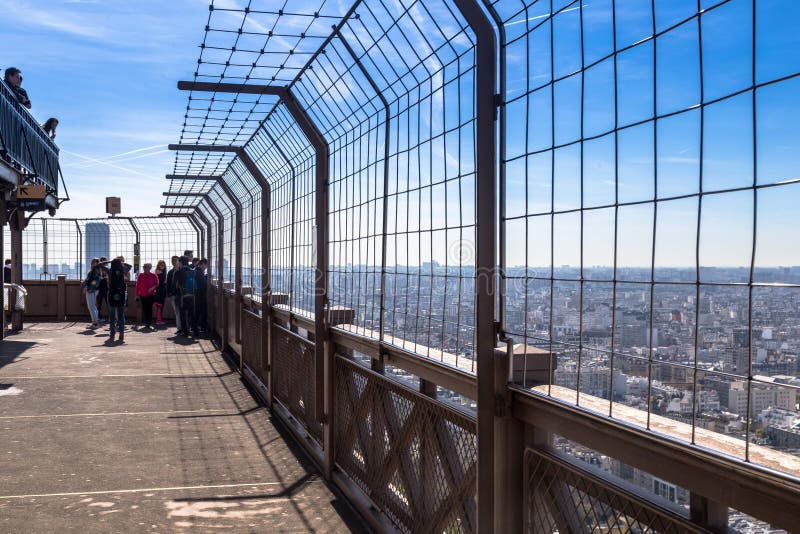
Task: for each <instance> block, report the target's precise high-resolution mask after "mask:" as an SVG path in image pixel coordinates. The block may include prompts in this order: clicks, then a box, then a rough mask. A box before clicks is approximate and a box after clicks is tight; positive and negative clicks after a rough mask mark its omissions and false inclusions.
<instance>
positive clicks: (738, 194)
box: [165, 0, 800, 532]
mask: <svg viewBox="0 0 800 534" xmlns="http://www.w3.org/2000/svg"><path fill="white" fill-rule="evenodd" d="M290 3H291V2H290ZM299 4H303V5H299ZM307 4H308V3H307V2H306V3H301V2H298V3H297V5H294V7H295V8H296V9H295V10H290V9H285V10H279V11H274V12H273V11H270V10H269V9H267V10H265V11H259V10H255V9H250V8H247V9H245V8H237V7H235V6H233V7H232V6H229V5H226V6H225V7H220V6H214V4H213V3H212V6H211V7H212V9H211V12H210V15H209V24H208V26H207V27H206V35H205V39H204V46H203V47H202V52H201V57H200V60H199V61H198V67H197V71H196V73H195V76H194V80H193V81H191V82H185V83H182V84H181V87H182V88H184V89H187V90H190V91H191V97H190V99H189V103H188V105H187V117H186V121H185V124H184V128H183V131H182V136H181V144H180V145H177V146H173V148H174V149H176V151H177V154H176V161H175V169H174V172H175V173H183V174H182V175H181V176H182V177H183V178H182V179H181V183H180V186H176V185H175V181H173V183H172V185H171V187H170V192H171V194H173V195H174V196H172V197H170V201H169V202H168V204H167V205H168V206H169V207H168V208H165V209H166V210H167V211H168V212H170V213H180V212H184V211H188V212H190V213H191V212H193V211H197V212H199V213H202V214H203V215H204V216H205V217H206V218H207V219H209V221H211V222H210V223H209V224H208V225H207V229H208V234H209V236H210V237H211V242H213V243H214V245H213V246H214V247H216V248H217V249H219V250H220V255H218V258H217V259H218V260H219V261H220V262H219V265H221V266H222V265H227V266H229V267H228V269H227V270H226V271H225V272H224V273H223V279H224V281H223V280H221V286H222V287H219V288H215V295H217V296H218V298H217V300H216V309H215V312H214V316H215V317H216V318H217V319H218V320H217V325H218V326H217V329H218V331H219V332H220V333H221V335H222V336H223V344H225V345H227V346H229V347H231V349H232V350H233V351H234V352H236V353H238V354H239V358H240V362H241V363H243V366H244V367H243V372H244V373H245V375H246V376H247V377H248V378H250V379H251V380H253V381H254V382H255V383H257V384H259V385H260V387H259V391H261V392H262V393H263V394H264V395H265V399H266V400H267V402H269V403H270V404H271V406H272V407H273V409H274V410H275V412H276V413H277V414H278V415H280V416H281V417H284V418H285V419H286V420H287V421H288V422H289V423H290V427H291V428H292V429H293V431H294V432H296V434H297V436H298V437H299V438H300V439H301V442H302V443H304V444H305V445H306V446H307V447H308V448H309V450H310V451H311V452H312V455H313V456H314V457H315V458H316V459H317V461H318V462H319V464H320V466H321V467H322V468H323V471H324V473H325V475H326V476H327V477H329V478H330V479H331V480H334V481H335V482H336V483H337V484H338V485H340V487H341V488H342V489H344V490H345V491H346V492H347V494H348V496H350V497H351V499H353V500H354V502H356V503H361V504H362V505H363V506H362V507H361V509H362V511H364V513H365V514H366V515H367V516H368V518H369V519H370V521H371V522H373V525H374V526H377V528H381V526H384V527H385V526H387V525H391V526H392V527H393V528H398V529H400V530H407V531H418V530H425V529H431V530H436V531H442V530H447V531H450V530H452V531H461V530H464V531H489V530H490V529H493V528H494V529H495V530H497V531H509V532H512V531H514V532H515V531H521V530H524V529H527V530H529V531H538V530H537V529H540V528H543V529H545V530H547V529H548V528H549V529H551V530H552V529H557V530H558V531H583V530H602V529H608V528H614V527H617V528H628V529H633V530H637V529H638V530H641V531H670V529H672V530H676V529H677V530H678V531H680V530H686V529H689V530H692V529H694V530H697V531H704V529H705V530H710V531H717V532H722V531H725V529H727V527H728V524H729V523H731V524H732V522H733V521H734V519H733V518H734V517H737V518H738V517H740V516H742V515H743V514H749V515H750V516H753V517H754V518H758V519H760V520H763V521H767V522H772V523H773V524H774V525H776V526H778V527H781V528H786V529H788V530H791V529H793V528H795V527H797V526H798V525H797V523H798V519H797V518H796V517H794V516H792V515H791V514H790V513H789V512H787V510H788V509H790V508H791V503H792V502H793V500H796V499H797V498H798V496H800V459H798V455H797V453H796V450H797V447H796V446H793V445H791V440H792V436H794V435H795V434H792V432H791V430H790V429H786V428H785V427H787V425H786V424H785V423H786V420H787V418H788V419H789V420H791V418H792V417H797V413H796V408H793V407H792V402H791V401H792V399H793V398H794V397H793V396H792V395H794V396H795V397H796V395H797V392H798V391H800V390H799V389H798V387H799V386H798V384H797V371H796V363H797V359H796V357H795V356H793V350H794V349H793V347H796V345H797V343H798V342H800V340H798V338H797V337H796V330H797V313H796V310H795V308H796V304H797V299H798V295H800V293H799V292H798V288H800V286H799V285H798V283H797V279H796V277H797V271H796V269H797V268H796V267H788V268H777V267H770V265H790V266H791V265H797V261H796V260H797V256H796V254H795V252H794V249H793V248H792V247H791V246H789V242H790V239H789V238H788V237H784V238H783V239H780V238H776V237H775V236H776V235H784V236H786V234H782V233H781V232H783V231H785V228H792V229H794V228H795V227H796V226H797V225H798V222H797V219H796V218H792V216H791V215H790V211H791V210H787V209H786V208H787V204H786V203H787V202H789V201H788V200H787V199H791V198H795V197H796V194H797V191H796V189H797V179H796V178H795V177H794V175H791V174H787V173H789V172H791V169H792V168H793V167H792V165H791V164H790V163H791V158H789V156H788V154H789V153H790V152H791V148H792V147H795V148H796V140H795V139H794V137H796V136H793V135H792V134H791V131H790V125H789V122H790V120H789V119H788V117H791V116H792V113H793V112H794V108H796V106H797V102H796V96H792V95H793V94H794V93H793V89H794V88H795V85H796V83H797V79H798V78H797V76H798V73H800V65H798V64H797V61H796V58H793V56H791V55H790V54H789V53H788V52H787V51H788V50H792V49H793V48H792V46H791V45H790V42H791V37H790V33H791V32H790V30H788V29H787V27H785V25H784V24H782V23H781V21H780V20H779V19H777V18H776V17H775V15H774V13H775V12H776V11H778V12H779V11H781V9H783V10H789V9H795V8H794V7H792V6H790V5H789V3H782V2H766V1H753V0H727V1H718V2H707V3H704V4H703V5H700V3H694V2H683V3H680V5H679V4H678V3H672V2H649V3H647V2H645V3H634V2H628V1H624V0H600V1H598V2H582V1H579V0H574V1H569V0H564V1H553V0H549V1H544V0H538V1H531V2H522V3H520V2H514V1H511V0H497V1H484V2H480V3H479V2H474V1H469V0H415V1H409V2H400V3H397V2H388V1H385V0H357V1H355V2H354V3H353V4H352V5H351V6H344V7H342V6H338V5H337V6H333V5H328V4H326V3H323V4H322V5H321V6H318V7H319V9H312V8H310V7H309V6H308V5H307ZM634 4H635V5H634ZM673 4H674V5H673ZM773 4H781V6H782V7H781V8H780V9H779V7H780V6H776V5H773ZM314 7H316V6H314ZM231 13H234V14H236V17H231V16H230V15H231ZM789 18H790V19H791V17H789ZM265 24H267V25H269V26H271V27H275V28H278V27H280V28H281V31H277V30H275V31H273V32H269V33H265V32H261V31H258V28H260V27H263V26H264V25H265ZM331 24H332V25H333V30H331V29H330V25H331ZM298 28H301V29H303V30H304V31H301V30H298ZM729 28H737V29H738V30H741V31H738V30H737V31H729ZM275 34H281V35H283V36H284V37H283V38H286V36H287V35H289V36H291V37H292V38H293V39H294V40H295V41H296V43H295V46H293V47H292V48H291V50H287V49H286V47H285V46H283V45H284V44H285V43H284V42H283V41H280V40H276V38H275ZM734 36H737V37H736V39H739V40H738V41H736V42H735V43H732V44H731V43H729V40H730V39H734ZM279 41H280V42H279ZM721 43H729V44H731V45H732V46H733V45H735V46H734V49H736V50H738V51H739V52H741V53H737V54H734V55H732V56H730V57H729V56H726V55H725V54H724V53H723V51H724V50H725V49H729V48H730V47H726V46H722V45H721ZM765 54H766V55H765ZM770 54H772V55H770ZM254 58H257V59H254ZM726 65H727V67H726ZM734 74H735V75H734ZM726 124H727V125H729V126H730V127H725V125H726ZM731 136H733V137H731ZM731 147H737V153H733V152H732V151H731V150H732V149H731ZM780 147H783V148H780ZM742 158H744V159H742ZM726 160H727V161H728V163H725V162H726ZM731 161H733V162H738V163H737V165H735V166H733V167H732V166H731V165H730V162H731ZM248 162H249V163H250V164H248ZM495 162H496V163H497V165H496V164H495ZM734 167H735V168H734ZM231 169H234V170H235V173H236V175H237V179H236V180H233V179H232V178H231V177H230V175H228V177H227V178H225V176H226V173H229V172H233V171H232V170H231ZM210 177H222V178H221V179H223V180H226V182H225V185H228V186H229V187H230V188H231V189H232V190H233V191H234V195H235V199H231V198H229V197H230V195H227V198H226V194H225V192H224V190H223V189H224V186H223V184H220V183H215V182H208V180H209V178H210ZM237 184H250V187H251V190H248V191H244V190H242V189H241V187H239V186H238V185H237ZM252 184H259V188H260V191H261V195H262V197H261V201H262V202H263V204H262V207H261V210H260V212H261V218H260V220H259V224H260V226H261V228H260V233H259V232H258V231H257V230H255V229H254V228H253V227H252V221H251V226H250V227H248V228H246V229H239V228H238V225H237V224H236V223H235V221H236V215H235V213H234V212H235V211H236V210H235V209H234V205H237V204H238V205H240V206H242V208H240V209H243V210H245V211H246V212H247V213H250V214H254V213H255V211H257V208H256V202H255V195H254V187H253V185H252ZM209 185H210V187H208V186H209ZM182 195H183V196H182ZM198 195H200V196H198ZM497 197H499V198H497ZM197 198H202V200H199V201H195V200H193V199H197ZM246 206H249V207H246ZM264 206H267V207H266V208H265V207H264ZM495 208H497V209H498V212H497V213H495ZM247 210H250V211H247ZM687 221H688V222H687ZM720 221H727V222H720ZM742 221H744V222H742ZM780 221H784V222H783V223H781V222H780ZM220 225H221V226H220ZM220 227H222V230H220ZM782 228H783V230H782ZM255 236H260V238H261V240H262V241H261V242H262V243H267V245H268V246H266V247H264V248H262V249H261V252H262V261H261V262H260V265H261V267H262V269H263V270H262V273H261V275H262V277H261V283H260V288H259V291H258V296H261V297H262V298H261V302H260V306H257V307H255V308H253V307H252V306H251V309H249V310H248V313H247V314H246V315H245V316H244V319H242V317H241V313H243V312H241V311H240V312H239V315H237V312H236V309H235V307H236V304H235V303H236V302H244V300H243V297H246V295H243V294H242V287H241V285H242V284H241V283H239V281H240V280H243V279H245V278H246V276H247V275H246V271H245V269H246V268H247V266H246V265H242V263H248V262H249V263H252V264H253V265H257V264H258V262H255V261H253V250H256V249H255V247H254V248H252V249H250V248H248V247H250V246H251V245H250V244H248V243H245V242H243V241H246V240H250V241H252V240H253V238H254V237H255ZM209 248H211V247H209ZM496 254H497V258H496V259H495V255H496ZM248 258H249V260H248ZM723 259H730V260H731V261H733V262H734V263H735V264H737V265H739V267H738V268H735V269H726V268H724V267H722V264H721V263H720V262H721V261H722V260H723ZM225 262H227V263H225ZM687 265H688V267H687ZM496 266H499V269H496ZM223 287H227V288H229V291H227V292H226V291H219V292H218V293H217V292H216V291H217V289H222V288H223ZM255 289H256V288H255V286H253V296H256V295H255V293H256V290H255ZM253 300H257V299H251V302H252V301H253ZM248 305H249V303H248ZM232 307H233V308H232ZM231 309H233V313H231ZM253 309H258V310H260V316H257V315H255V314H252V313H250V312H251V311H252V310H253ZM237 318H238V319H237ZM237 320H238V321H239V323H240V324H241V325H242V327H243V328H244V327H246V332H242V331H238V328H239V326H237V325H236V323H237ZM257 321H260V325H261V336H260V338H259V337H258V336H256V335H254V334H253V331H254V329H255V328H256V326H255V324H256V322H257ZM240 336H244V339H243V341H242V344H241V345H239V344H238V341H237V340H238V339H239V338H240ZM792 336H795V337H792ZM256 346H258V348H259V351H258V353H259V355H258V356H256V355H254V354H251V353H250V351H255V347H256ZM259 358H260V359H259ZM793 365H794V366H795V367H792V366H793ZM253 367H256V368H253ZM409 385H413V386H411V387H412V389H414V390H416V391H409V387H410V386H409ZM795 400H796V399H795ZM408 406H413V408H410V409H411V410H412V412H408V413H413V414H417V415H414V416H413V417H412V416H411V415H403V414H405V413H407V412H404V411H403V409H401V408H402V407H406V408H407V407H408ZM357 410H361V411H357ZM355 413H358V414H359V415H358V416H357V417H355V416H354V415H353V414H355ZM420 414H425V415H420ZM392 420H393V421H392ZM422 420H424V421H427V423H426V424H428V426H427V427H426V428H427V429H428V431H429V432H428V434H425V435H424V436H420V435H419V432H418V429H417V426H415V425H417V424H418V422H419V421H422ZM408 421H414V423H413V424H411V426H408V428H406V427H405V425H406V424H407V423H408ZM431 421H434V422H431ZM441 421H447V423H442V424H444V425H445V427H447V428H449V430H448V432H451V433H452V431H453V427H452V425H453V424H454V423H453V421H460V422H461V423H464V424H463V425H461V426H460V428H462V429H467V430H464V432H461V433H460V434H459V435H461V436H462V437H463V438H464V440H465V441H464V442H463V443H467V442H468V443H469V444H470V445H469V446H466V445H464V446H456V447H450V450H453V449H455V450H456V451H457V452H456V454H455V455H453V456H450V457H447V454H445V451H444V449H443V448H437V447H436V446H434V445H433V444H432V443H431V441H429V440H439V442H441V439H442V435H441V434H440V433H439V432H438V431H435V430H431V428H432V427H431V426H430V425H434V427H435V425H436V424H440V423H441ZM790 422H791V421H790ZM392 425H394V426H392ZM448 425H450V426H448ZM789 426H791V425H789ZM779 428H783V429H784V430H786V432H783V433H781V432H778V430H776V429H779ZM556 435H557V436H565V437H566V438H567V439H569V440H571V441H572V442H574V443H576V444H579V447H583V448H586V449H587V450H588V449H591V450H593V451H597V452H596V454H595V453H592V458H594V459H596V460H597V461H598V462H602V461H605V460H603V458H606V459H610V460H609V462H611V461H612V460H613V461H615V462H618V463H624V464H625V465H626V466H631V470H639V471H640V472H647V473H651V474H652V476H650V478H646V477H640V478H641V480H648V481H650V482H652V480H655V479H658V482H657V483H655V484H654V485H653V486H651V487H644V486H643V485H642V484H639V486H638V490H636V491H632V490H631V488H630V487H629V485H627V482H631V483H635V482H636V480H635V477H634V476H633V475H631V473H633V471H631V473H628V474H626V475H625V477H622V478H625V480H626V482H621V481H620V480H616V479H612V478H609V477H605V476H600V475H598V473H597V472H596V470H594V471H593V470H592V469H589V468H587V466H585V465H582V464H581V463H580V462H581V460H580V458H578V457H577V456H579V455H580V454H583V452H580V451H583V449H580V448H579V447H576V448H572V449H570V450H571V451H572V453H568V452H565V453H563V454H558V455H556V454H555V448H556V446H555V443H556V440H555V438H554V436H556ZM353 436H355V438H353ZM398 439H401V440H405V441H402V443H403V445H402V446H398V445H397V443H396V442H397V440H398ZM470 440H474V441H470ZM423 443H424V445H423ZM460 443H461V442H460ZM463 443H462V445H463ZM439 444H441V443H439ZM473 445H474V447H473ZM526 451H527V452H526ZM576 451H577V452H576ZM569 454H573V456H575V457H570V456H569ZM586 454H588V453H586ZM612 463H613V462H612ZM614 465H617V464H616V463H615V464H614ZM420 466H424V467H420ZM426 468H429V469H430V470H429V471H422V472H420V471H419V469H426ZM448 469H449V471H447V470H448ZM626 469H627V468H626ZM415 470H416V471H415ZM443 470H444V471H443ZM601 471H602V469H601ZM525 473H527V478H526V476H524V474H525ZM626 473H627V471H626ZM473 475H474V476H473ZM628 475H630V476H628ZM548 477H549V478H548ZM626 477H627V478H626ZM546 479H547V480H550V481H551V482H552V483H550V482H547V480H546ZM453 481H457V482H458V483H454V482H453ZM462 482H463V485H459V484H460V483H462ZM428 484H431V485H432V486H433V487H434V489H433V490H431V488H429V487H427V486H428ZM733 486H735V487H736V488H737V492H735V493H734V492H731V491H728V488H730V487H733ZM673 487H681V488H683V489H684V490H685V492H686V493H687V495H688V497H687V499H684V500H683V501H681V502H680V503H678V502H677V501H673V504H675V505H676V506H671V507H669V506H667V507H663V506H661V504H659V503H660V502H661V501H660V500H659V499H660V493H658V492H660V491H662V489H663V488H668V489H669V488H673ZM431 491H433V493H435V494H436V496H434V495H432V494H431V493H430V492H431ZM437 492H438V493H437ZM667 493H668V494H669V491H667ZM537 495H538V497H537ZM543 495H544V497H542V496H543ZM473 504H474V510H473ZM662 504H663V503H662ZM539 505H542V506H545V507H546V509H545V508H542V507H541V506H539ZM376 510H377V511H378V512H376ZM736 521H737V522H738V521H739V520H738V519H737V520H736ZM743 521H744V522H745V523H746V521H749V520H743ZM757 521H758V520H757V519H753V520H752V521H751V522H750V525H751V526H752V527H753V528H756V526H757V524H758V523H757ZM554 525H555V526H554Z"/></svg>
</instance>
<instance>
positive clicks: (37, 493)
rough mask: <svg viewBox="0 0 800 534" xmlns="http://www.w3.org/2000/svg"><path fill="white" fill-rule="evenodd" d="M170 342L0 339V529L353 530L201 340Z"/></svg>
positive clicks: (153, 338) (77, 332)
mask: <svg viewBox="0 0 800 534" xmlns="http://www.w3.org/2000/svg"><path fill="white" fill-rule="evenodd" d="M173 332H174V328H170V329H169V330H158V331H152V332H150V333H146V332H139V331H134V330H131V329H128V331H127V332H126V336H125V343H124V344H113V345H107V344H105V343H104V342H105V341H106V339H107V336H108V329H107V328H102V329H98V330H97V331H91V330H86V328H85V325H84V324H83V323H37V324H28V325H26V327H25V330H24V331H23V332H20V333H19V334H16V335H13V336H9V337H7V338H6V339H5V340H3V341H2V342H0V531H2V532H73V531H74V532H209V531H218V530H223V529H228V530H231V531H234V532H264V531H267V530H270V531H275V532H314V531H316V532H346V531H361V530H363V528H362V526H361V524H360V522H359V519H358V517H357V516H356V514H354V513H353V512H352V510H351V509H350V508H349V506H348V505H347V504H346V503H345V502H344V501H343V500H342V499H340V498H338V497H337V496H336V494H334V493H333V492H332V491H331V489H330V488H329V487H328V486H327V485H326V484H325V482H324V481H323V480H322V478H321V475H319V474H318V473H317V472H316V470H315V469H314V466H313V464H311V462H310V461H309V460H308V459H307V458H306V457H305V456H304V455H303V453H302V452H300V451H299V449H298V448H297V446H296V445H295V444H294V443H293V442H292V440H291V437H289V434H288V432H286V431H285V430H284V429H283V428H282V427H281V426H280V424H279V423H276V422H274V421H273V419H272V418H271V416H270V413H269V411H268V410H267V409H266V408H264V407H263V406H260V405H259V403H258V402H257V401H256V400H255V399H254V398H253V397H252V395H251V394H250V392H249V391H248V389H247V388H246V387H245V386H244V384H243V383H242V382H241V380H240V378H239V375H238V373H237V372H236V371H233V370H232V369H231V368H230V367H229V366H228V364H227V363H226V362H225V360H224V359H223V357H222V355H221V354H220V352H219V351H218V350H217V349H216V348H215V347H214V345H213V344H212V343H211V341H209V340H200V341H193V340H188V339H186V338H175V337H173V336H174V334H173Z"/></svg>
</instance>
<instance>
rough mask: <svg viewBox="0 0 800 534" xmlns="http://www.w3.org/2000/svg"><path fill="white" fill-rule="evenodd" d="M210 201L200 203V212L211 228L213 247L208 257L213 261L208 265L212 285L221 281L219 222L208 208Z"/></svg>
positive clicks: (205, 200) (205, 199)
mask: <svg viewBox="0 0 800 534" xmlns="http://www.w3.org/2000/svg"><path fill="white" fill-rule="evenodd" d="M208 202H209V201H208V199H207V198H204V199H203V200H201V201H200V202H199V203H198V210H199V211H201V212H202V213H203V214H204V215H205V216H206V219H208V222H209V225H210V226H211V240H210V243H211V247H210V248H209V250H208V257H209V259H210V260H211V261H210V262H209V263H208V270H207V272H208V273H210V274H211V283H212V284H217V283H218V281H219V269H218V265H219V264H218V258H219V257H218V256H217V252H218V250H217V248H218V245H217V236H218V235H219V222H218V221H217V217H216V215H215V214H214V211H213V210H211V209H210V208H209V207H208Z"/></svg>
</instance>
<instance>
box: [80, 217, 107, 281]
mask: <svg viewBox="0 0 800 534" xmlns="http://www.w3.org/2000/svg"><path fill="white" fill-rule="evenodd" d="M84 232H85V235H84V239H83V242H84V247H85V249H84V258H85V261H84V264H83V268H84V271H83V272H84V273H87V272H89V269H90V268H91V266H92V258H101V257H103V256H105V257H106V258H108V259H111V231H110V229H109V227H108V224H106V223H104V222H90V223H86V227H85V228H84Z"/></svg>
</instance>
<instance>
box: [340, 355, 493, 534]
mask: <svg viewBox="0 0 800 534" xmlns="http://www.w3.org/2000/svg"><path fill="white" fill-rule="evenodd" d="M335 366H336V370H335V373H336V377H335V382H336V385H337V387H336V399H335V403H336V405H335V421H334V442H335V444H336V445H335V454H336V463H337V464H338V465H339V467H341V469H342V470H343V471H344V472H345V473H347V475H348V476H349V477H350V478H351V479H352V480H353V481H354V482H355V483H356V484H357V485H358V486H359V487H360V488H361V489H362V490H363V491H364V492H365V493H366V494H367V495H368V496H369V497H370V498H371V499H372V501H373V502H374V503H375V504H376V505H377V506H378V508H380V509H381V510H382V511H383V512H384V513H386V515H387V516H388V517H389V518H390V519H391V520H392V521H393V522H394V524H395V525H396V526H397V528H398V529H400V530H401V531H403V532H473V531H475V528H476V523H475V506H476V501H475V484H476V477H477V454H478V449H477V438H476V426H475V422H474V421H473V420H472V419H470V418H469V417H467V416H466V415H463V414H460V413H458V412H455V411H454V410H452V409H449V408H447V407H446V406H444V405H443V404H441V403H440V402H437V401H435V400H433V399H430V398H428V397H425V396H423V395H421V394H419V393H416V392H414V391H412V390H410V389H408V388H406V387H404V386H402V385H400V384H398V383H396V382H394V381H391V380H389V379H387V378H384V377H382V376H380V375H378V374H376V373H374V372H371V371H369V370H367V369H365V368H363V367H361V366H360V365H358V364H356V363H354V362H351V361H349V360H347V359H345V358H342V357H337V358H336V363H335Z"/></svg>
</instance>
